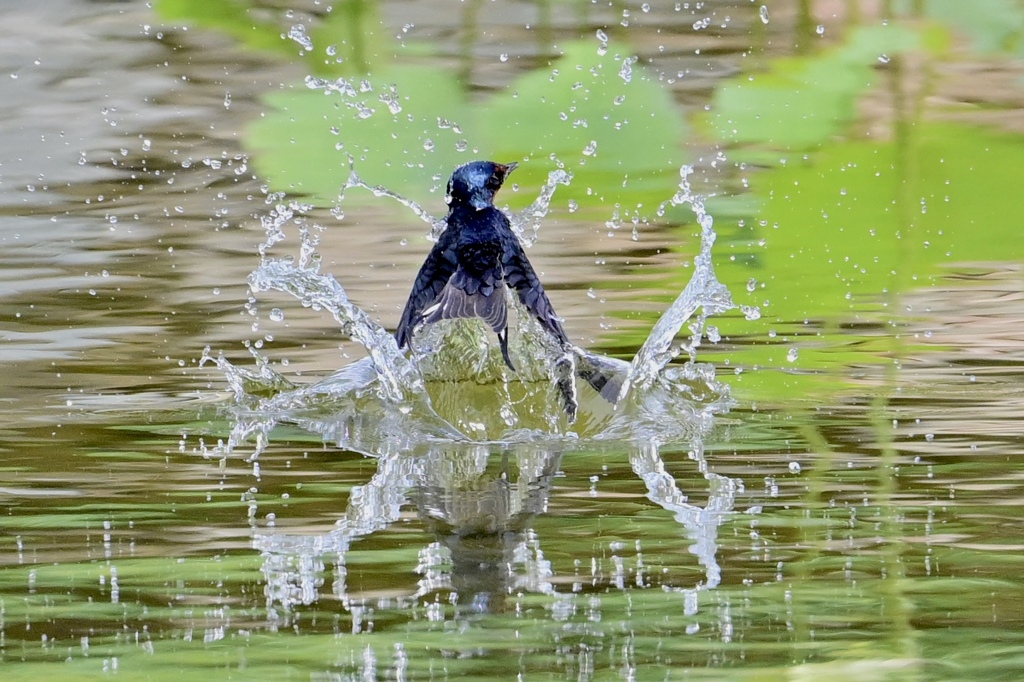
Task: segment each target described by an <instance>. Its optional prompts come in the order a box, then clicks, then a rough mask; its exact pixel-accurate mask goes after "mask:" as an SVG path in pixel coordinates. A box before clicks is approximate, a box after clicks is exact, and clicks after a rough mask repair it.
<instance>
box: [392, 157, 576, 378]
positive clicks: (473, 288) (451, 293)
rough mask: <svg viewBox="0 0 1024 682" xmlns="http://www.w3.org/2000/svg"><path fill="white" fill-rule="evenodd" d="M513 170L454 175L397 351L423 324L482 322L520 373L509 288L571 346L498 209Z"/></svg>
mask: <svg viewBox="0 0 1024 682" xmlns="http://www.w3.org/2000/svg"><path fill="white" fill-rule="evenodd" d="M515 168H516V164H515V163H508V164H502V163H494V162H493V161H473V162H472V163H467V164H466V165H464V166H459V167H458V168H456V169H455V172H454V173H452V177H451V179H450V180H449V181H448V192H447V196H446V201H447V202H448V218H447V222H448V228H447V229H446V230H445V231H444V232H442V233H441V238H440V239H438V241H437V243H436V244H434V248H433V249H431V251H430V254H429V255H428V256H427V259H426V261H424V263H423V266H422V267H421V268H420V271H419V274H418V275H416V280H415V282H414V283H413V286H412V292H411V293H410V294H409V300H408V301H407V302H406V304H405V310H403V311H402V319H401V321H400V322H399V323H398V330H397V331H396V332H395V340H396V341H397V342H398V347H399V348H404V347H406V346H408V345H409V343H410V341H411V340H412V336H413V334H414V333H415V332H416V330H417V329H418V328H419V327H420V326H421V325H424V324H431V323H434V322H437V321H439V320H451V319H459V318H472V317H479V318H481V319H483V320H484V322H486V323H487V325H488V326H489V327H490V328H491V329H492V330H493V331H494V333H495V334H497V336H498V342H499V343H500V345H501V355H502V357H503V358H504V359H505V364H506V365H508V367H509V369H511V370H513V371H515V366H514V365H513V364H512V359H511V358H510V357H509V353H508V306H507V298H506V291H507V290H509V289H510V290H511V291H512V292H513V293H514V294H515V296H516V297H517V298H518V300H519V302H520V303H521V304H522V305H523V307H524V308H525V309H526V310H527V311H528V312H529V314H530V315H531V316H532V317H533V318H534V319H535V320H537V322H539V323H540V326H541V327H542V328H543V329H544V330H545V331H546V332H547V333H548V334H550V335H551V336H552V338H553V339H554V340H555V341H556V342H557V343H558V345H559V346H560V347H562V348H567V347H568V346H569V345H570V344H569V337H568V336H567V335H566V333H565V330H564V329H563V328H562V323H561V322H560V321H559V319H558V317H557V316H556V315H555V311H554V308H553V307H552V306H551V301H550V300H549V299H548V296H547V293H545V291H544V287H543V286H542V285H541V283H540V279H539V278H538V277H537V273H536V272H535V271H534V269H533V266H532V265H531V264H530V261H529V259H528V258H527V257H526V253H525V252H524V251H523V247H522V245H521V244H520V243H519V239H518V237H516V235H515V233H514V232H513V231H512V226H511V225H510V224H509V221H508V217H507V216H506V215H505V214H504V213H502V212H501V211H500V210H499V209H497V208H496V207H495V206H494V195H495V193H497V191H498V190H499V189H501V186H502V184H503V183H504V182H505V179H506V178H507V177H508V175H509V173H511V172H512V171H513V170H515Z"/></svg>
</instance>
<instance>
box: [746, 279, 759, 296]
mask: <svg viewBox="0 0 1024 682" xmlns="http://www.w3.org/2000/svg"><path fill="white" fill-rule="evenodd" d="M755 289H757V280H756V279H754V278H753V277H751V278H750V279H748V280H747V291H749V292H751V293H753V292H754V290H755Z"/></svg>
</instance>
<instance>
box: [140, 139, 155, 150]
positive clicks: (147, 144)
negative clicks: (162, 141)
mask: <svg viewBox="0 0 1024 682" xmlns="http://www.w3.org/2000/svg"><path fill="white" fill-rule="evenodd" d="M152 148H153V141H152V140H143V141H142V151H144V152H148V151H149V150H150V149H152Z"/></svg>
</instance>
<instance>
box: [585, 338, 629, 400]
mask: <svg viewBox="0 0 1024 682" xmlns="http://www.w3.org/2000/svg"><path fill="white" fill-rule="evenodd" d="M571 351H572V354H573V355H574V356H575V357H576V376H578V377H579V378H580V379H583V380H584V381H586V382H587V383H588V384H590V386H591V388H593V389H594V390H595V391H597V392H598V393H599V394H600V395H601V397H602V398H604V399H605V400H607V401H608V402H609V403H611V404H612V405H614V404H615V403H617V402H618V400H619V393H620V391H622V384H623V383H625V381H626V375H627V374H628V373H629V363H628V362H624V361H622V360H616V359H615V358H610V357H608V356H606V355H599V354H597V353H591V352H590V351H588V350H585V349H583V348H579V347H576V346H573V347H572V348H571Z"/></svg>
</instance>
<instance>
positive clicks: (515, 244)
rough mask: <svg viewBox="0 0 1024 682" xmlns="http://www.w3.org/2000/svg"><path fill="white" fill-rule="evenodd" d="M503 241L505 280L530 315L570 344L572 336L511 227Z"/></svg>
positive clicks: (554, 334)
mask: <svg viewBox="0 0 1024 682" xmlns="http://www.w3.org/2000/svg"><path fill="white" fill-rule="evenodd" d="M503 242H504V243H503V246H504V253H503V255H502V267H503V268H504V271H505V282H506V283H507V284H508V286H510V287H512V288H513V289H514V290H515V292H516V295H517V296H518V297H519V302H520V303H522V304H523V305H524V306H526V309H527V310H529V311H530V314H531V315H533V317H534V318H536V320H537V321H538V322H540V326H542V327H543V328H544V329H545V330H547V331H548V332H549V333H550V334H551V335H552V336H554V337H555V338H556V339H557V340H558V342H559V343H562V344H567V343H569V337H568V336H567V335H566V333H565V330H564V329H562V323H561V322H560V321H559V320H558V317H557V316H556V315H555V310H554V308H553V307H552V306H551V301H549V300H548V295H547V294H546V293H544V286H543V285H542V284H541V283H540V279H538V278H537V273H536V272H534V270H533V266H532V265H530V261H529V260H528V259H527V258H526V253H525V252H524V251H523V247H522V245H521V244H520V243H519V240H518V239H517V238H516V236H515V234H513V233H512V231H511V230H509V231H508V234H507V236H506V237H505V238H504V240H503Z"/></svg>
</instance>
